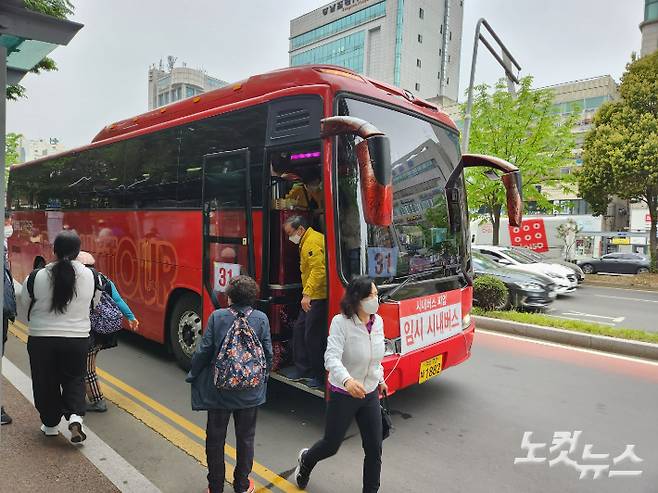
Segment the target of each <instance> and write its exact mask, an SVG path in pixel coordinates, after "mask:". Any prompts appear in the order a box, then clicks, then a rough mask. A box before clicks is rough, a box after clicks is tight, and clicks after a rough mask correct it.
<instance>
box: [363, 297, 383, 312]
mask: <svg viewBox="0 0 658 493" xmlns="http://www.w3.org/2000/svg"><path fill="white" fill-rule="evenodd" d="M361 309H362V310H363V311H364V312H366V313H367V314H368V315H374V314H375V313H377V310H379V300H378V299H377V296H371V297H369V298H366V299H365V300H363V301H361Z"/></svg>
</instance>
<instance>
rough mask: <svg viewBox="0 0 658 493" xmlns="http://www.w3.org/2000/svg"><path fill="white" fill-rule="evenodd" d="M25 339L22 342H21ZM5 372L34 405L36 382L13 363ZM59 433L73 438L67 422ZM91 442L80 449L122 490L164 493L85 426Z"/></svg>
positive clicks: (86, 441)
mask: <svg viewBox="0 0 658 493" xmlns="http://www.w3.org/2000/svg"><path fill="white" fill-rule="evenodd" d="M21 340H22V339H21ZM2 373H3V375H4V376H5V377H6V378H7V380H8V381H9V382H10V383H11V384H12V385H13V386H14V387H15V388H16V389H17V390H18V391H19V392H20V393H21V394H23V396H24V397H25V398H26V399H27V400H28V401H29V402H30V403H31V404H32V405H34V397H33V395H32V380H31V379H30V377H28V376H27V375H26V374H25V373H23V372H22V371H21V370H20V369H19V368H18V367H17V366H16V365H14V364H13V363H12V362H11V361H10V360H8V359H7V358H4V362H3V364H2ZM59 432H60V433H61V434H62V435H64V436H65V437H66V438H70V434H71V432H70V431H69V430H68V429H67V425H66V421H62V422H61V423H60V425H59ZM85 433H86V434H87V439H86V440H85V445H84V447H80V448H79V449H78V450H80V452H81V453H82V455H84V456H85V457H86V458H87V459H88V460H89V462H91V463H92V464H93V465H94V466H95V467H96V468H97V469H98V470H99V471H100V472H101V474H103V475H104V476H105V477H106V478H107V479H109V480H110V481H111V482H112V484H114V485H115V486H116V487H117V488H118V489H119V491H122V492H125V493H133V492H134V493H160V490H159V489H158V488H157V487H156V486H155V485H154V484H153V483H151V481H149V480H148V479H147V478H146V477H145V476H144V475H143V474H142V473H140V472H139V471H138V470H137V469H136V468H135V467H134V466H132V465H131V464H130V463H129V462H127V461H126V460H125V459H124V458H123V457H121V455H119V454H118V453H117V452H116V450H114V449H113V448H112V447H110V446H109V445H108V444H107V443H105V442H104V441H103V440H101V439H100V438H99V437H98V435H96V434H95V433H94V432H93V431H92V430H90V429H89V427H88V426H86V425H85Z"/></svg>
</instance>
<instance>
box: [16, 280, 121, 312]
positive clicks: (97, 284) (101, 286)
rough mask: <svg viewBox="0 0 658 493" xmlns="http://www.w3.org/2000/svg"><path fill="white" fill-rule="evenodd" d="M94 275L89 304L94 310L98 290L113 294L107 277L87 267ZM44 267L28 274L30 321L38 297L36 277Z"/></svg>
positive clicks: (28, 310)
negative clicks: (92, 292)
mask: <svg viewBox="0 0 658 493" xmlns="http://www.w3.org/2000/svg"><path fill="white" fill-rule="evenodd" d="M87 268H88V269H89V270H90V271H91V272H92V273H93V275H94V295H93V296H92V298H91V304H90V305H89V309H90V310H91V311H93V308H94V296H96V291H104V292H107V290H108V289H109V290H110V291H109V294H110V297H111V296H112V291H111V289H112V288H111V287H110V283H109V282H107V278H106V277H105V276H103V275H102V274H100V273H99V272H98V271H97V270H96V269H94V268H93V267H87ZM41 269H43V267H41V268H39V269H34V270H33V271H32V272H30V275H29V276H27V282H26V283H25V285H26V288H27V294H29V295H30V306H29V307H28V309H27V321H28V322H29V321H30V313H31V312H32V307H33V306H34V303H35V302H36V298H35V297H34V279H35V278H36V277H37V274H38V273H39V271H40V270H41Z"/></svg>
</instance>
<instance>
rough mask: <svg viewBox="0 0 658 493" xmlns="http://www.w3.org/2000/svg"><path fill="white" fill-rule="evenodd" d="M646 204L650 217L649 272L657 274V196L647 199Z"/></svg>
mask: <svg viewBox="0 0 658 493" xmlns="http://www.w3.org/2000/svg"><path fill="white" fill-rule="evenodd" d="M647 199H648V200H647V204H648V205H649V216H651V228H650V229H649V258H650V259H651V272H658V268H657V266H656V260H657V259H656V254H657V253H658V252H657V251H656V223H657V222H658V217H657V214H656V212H657V211H656V209H658V207H657V205H658V196H655V197H647Z"/></svg>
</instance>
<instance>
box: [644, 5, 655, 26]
mask: <svg viewBox="0 0 658 493" xmlns="http://www.w3.org/2000/svg"><path fill="white" fill-rule="evenodd" d="M657 20H658V0H644V22H649V21H657Z"/></svg>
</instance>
